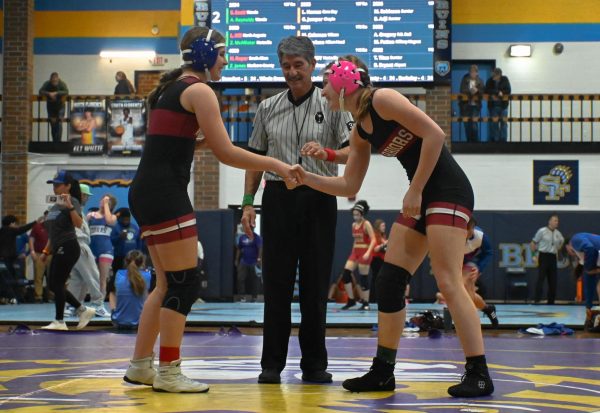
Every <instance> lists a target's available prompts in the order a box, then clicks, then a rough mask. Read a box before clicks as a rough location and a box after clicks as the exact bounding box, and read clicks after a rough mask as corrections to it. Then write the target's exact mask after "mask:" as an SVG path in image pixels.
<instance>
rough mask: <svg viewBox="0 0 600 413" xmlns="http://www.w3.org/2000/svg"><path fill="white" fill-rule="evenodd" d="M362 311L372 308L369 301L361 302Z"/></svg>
mask: <svg viewBox="0 0 600 413" xmlns="http://www.w3.org/2000/svg"><path fill="white" fill-rule="evenodd" d="M360 304H361V305H360V308H359V310H360V311H369V310H370V309H371V307H369V303H368V302H367V301H361V303H360Z"/></svg>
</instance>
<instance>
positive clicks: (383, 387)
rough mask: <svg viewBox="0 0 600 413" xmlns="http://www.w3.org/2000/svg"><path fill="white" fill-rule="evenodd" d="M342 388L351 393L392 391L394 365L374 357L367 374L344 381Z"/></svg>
mask: <svg viewBox="0 0 600 413" xmlns="http://www.w3.org/2000/svg"><path fill="white" fill-rule="evenodd" d="M342 387H343V388H344V389H346V390H349V391H351V392H353V393H360V392H368V391H394V389H395V388H396V378H395V377H394V365H393V364H389V363H386V362H385V361H383V360H380V359H378V358H377V357H375V358H373V365H372V366H371V369H370V370H369V372H368V373H367V374H365V375H364V376H362V377H356V378H354V379H348V380H344V382H343V383H342Z"/></svg>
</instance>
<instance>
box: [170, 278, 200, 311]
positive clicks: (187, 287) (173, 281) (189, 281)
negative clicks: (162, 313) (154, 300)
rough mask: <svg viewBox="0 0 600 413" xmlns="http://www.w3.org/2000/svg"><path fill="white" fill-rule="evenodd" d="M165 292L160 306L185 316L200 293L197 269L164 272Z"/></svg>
mask: <svg viewBox="0 0 600 413" xmlns="http://www.w3.org/2000/svg"><path fill="white" fill-rule="evenodd" d="M165 275H166V277H167V292H166V294H165V299H164V300H163V303H162V306H163V307H164V308H168V309H169V310H173V311H177V312H178V313H181V314H183V315H185V316H187V315H188V314H189V312H190V310H191V309H192V305H194V303H195V302H196V299H197V298H198V295H199V293H200V276H199V274H198V268H196V267H194V268H189V269H187V270H182V271H166V272H165Z"/></svg>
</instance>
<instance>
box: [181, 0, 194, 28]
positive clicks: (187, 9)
mask: <svg viewBox="0 0 600 413" xmlns="http://www.w3.org/2000/svg"><path fill="white" fill-rule="evenodd" d="M181 25H182V26H193V25H194V0H181Z"/></svg>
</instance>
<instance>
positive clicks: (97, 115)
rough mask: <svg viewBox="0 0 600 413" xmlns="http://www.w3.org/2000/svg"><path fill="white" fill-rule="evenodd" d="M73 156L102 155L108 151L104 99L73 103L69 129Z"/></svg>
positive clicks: (75, 101)
mask: <svg viewBox="0 0 600 413" xmlns="http://www.w3.org/2000/svg"><path fill="white" fill-rule="evenodd" d="M69 142H71V144H72V147H71V155H101V154H103V153H105V151H106V106H105V102H104V99H98V100H78V99H74V100H72V101H71V118H70V127H69Z"/></svg>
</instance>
